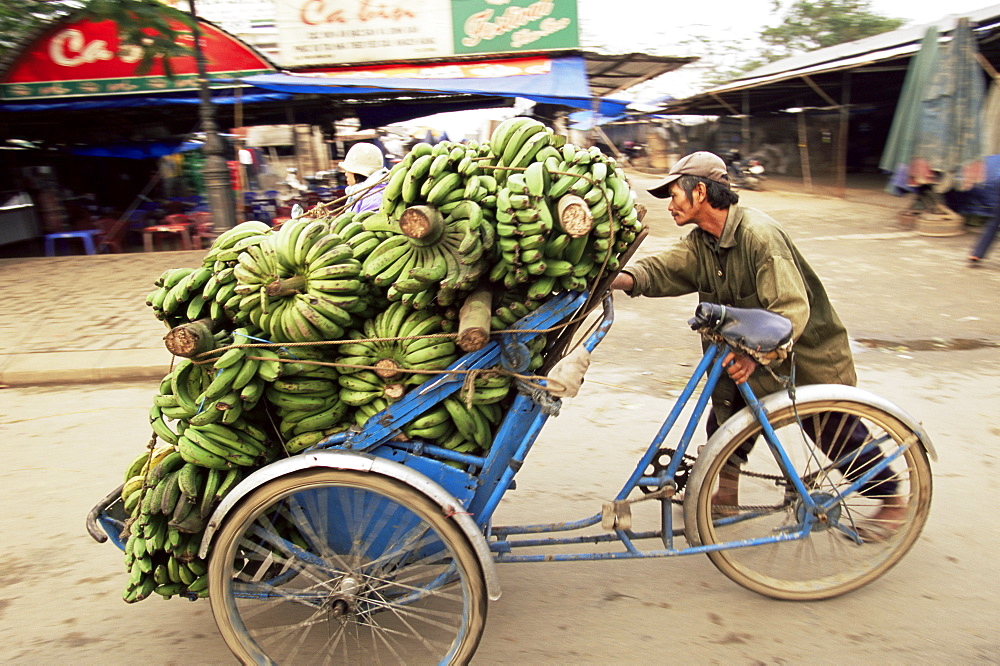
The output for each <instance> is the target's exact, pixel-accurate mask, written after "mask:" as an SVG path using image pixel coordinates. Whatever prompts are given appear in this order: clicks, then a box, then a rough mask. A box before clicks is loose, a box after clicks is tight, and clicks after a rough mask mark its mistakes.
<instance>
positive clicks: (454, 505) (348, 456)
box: [198, 449, 500, 601]
mask: <svg viewBox="0 0 1000 666" xmlns="http://www.w3.org/2000/svg"><path fill="white" fill-rule="evenodd" d="M317 467H329V468H332V469H340V470H348V471H357V472H366V473H370V474H381V475H382V476H387V477H389V478H392V479H396V480H397V481H401V482H403V483H405V484H406V485H408V486H410V487H411V488H413V489H414V490H416V491H418V492H420V493H421V494H423V495H425V496H426V497H427V498H428V499H430V500H431V501H433V502H434V503H436V504H437V505H438V506H440V507H441V510H442V511H443V512H444V513H445V515H447V516H448V517H449V518H451V519H452V520H454V521H455V523H456V524H457V525H458V527H459V528H460V529H461V530H462V532H463V533H464V534H465V535H466V536H467V537H468V539H469V543H470V544H472V547H473V549H474V550H475V552H476V557H477V558H478V559H479V564H480V566H481V567H482V570H483V578H484V580H485V581H486V591H487V594H488V595H489V598H490V600H491V601H496V600H497V599H499V598H500V579H499V577H498V576H497V572H496V563H495V562H494V560H493V554H492V553H491V552H490V548H489V546H488V545H487V543H486V537H484V536H483V533H482V531H481V530H480V529H479V527H477V526H476V523H475V521H474V520H473V519H472V516H470V515H469V514H468V513H467V512H466V511H465V507H463V506H462V503H461V502H459V501H458V500H457V499H455V498H454V496H452V495H451V494H450V493H449V492H448V491H447V490H445V489H444V488H442V487H441V486H440V485H438V484H437V483H435V482H434V481H432V480H431V479H429V478H427V477H426V476H424V475H423V474H421V473H420V472H417V471H415V470H413V469H411V468H409V467H407V466H405V465H401V464H399V463H397V462H394V461H392V460H387V459H385V458H380V457H378V456H372V455H369V454H366V453H358V452H355V451H338V450H329V449H327V450H323V451H313V452H309V453H301V454H298V455H295V456H291V457H290V458H284V459H282V460H278V461H276V462H273V463H271V464H269V465H265V466H264V467H261V468H260V469H258V470H257V471H256V472H254V473H253V474H251V475H250V476H248V477H247V478H245V479H243V481H241V482H240V483H239V484H237V485H236V487H235V488H233V489H232V490H231V491H229V493H227V494H226V496H225V497H224V498H223V500H222V503H221V504H219V506H218V507H217V508H216V509H215V512H214V513H212V518H211V519H210V520H209V521H208V525H207V526H206V527H205V534H204V536H203V537H202V540H201V547H200V548H199V550H198V556H199V557H201V558H205V557H207V556H208V551H209V547H210V546H211V543H212V537H213V536H214V535H215V532H216V531H217V530H218V529H219V527H221V526H222V523H223V521H225V519H226V515H227V514H228V513H229V512H230V511H231V510H232V509H233V507H235V506H236V505H237V504H238V503H239V502H240V500H242V499H243V498H244V497H246V496H247V495H249V494H250V493H251V492H253V491H254V490H256V489H257V488H259V487H261V486H263V485H264V484H266V483H268V482H270V481H273V480H274V479H277V478H279V477H282V476H286V475H288V474H294V473H295V472H301V471H303V470H307V469H314V468H317Z"/></svg>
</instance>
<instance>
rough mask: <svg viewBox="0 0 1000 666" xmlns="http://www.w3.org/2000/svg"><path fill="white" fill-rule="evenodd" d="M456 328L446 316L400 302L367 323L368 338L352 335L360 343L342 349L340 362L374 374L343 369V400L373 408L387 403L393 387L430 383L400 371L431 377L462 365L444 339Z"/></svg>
mask: <svg viewBox="0 0 1000 666" xmlns="http://www.w3.org/2000/svg"><path fill="white" fill-rule="evenodd" d="M452 324H453V321H452V320H449V319H448V318H446V317H445V315H443V314H438V313H435V312H431V311H427V310H412V309H410V308H408V307H407V306H406V304H405V303H399V302H397V303H392V304H390V305H389V307H387V308H386V309H385V310H384V311H383V312H381V313H380V314H378V315H376V316H375V317H374V318H372V319H369V320H367V321H365V322H364V325H363V328H362V331H363V332H362V331H352V332H351V335H350V337H351V338H354V339H355V340H357V342H350V343H346V344H342V345H338V351H339V353H340V356H339V358H338V359H337V360H338V362H340V363H343V364H345V365H360V366H368V367H371V368H374V372H368V373H365V374H362V371H361V370H360V369H352V368H342V369H341V377H340V382H341V386H342V387H344V390H343V391H342V393H341V397H342V399H343V400H344V401H345V402H347V403H348V404H351V405H355V406H357V405H362V404H367V403H369V402H371V401H372V400H374V399H375V398H378V397H387V396H385V395H384V393H385V387H386V385H387V384H388V383H393V384H397V383H398V384H403V385H406V386H412V385H416V384H420V383H422V382H424V381H426V380H427V379H429V378H430V375H428V374H422V373H420V372H400V369H403V370H409V371H425V372H426V371H434V370H444V369H445V368H447V367H448V366H449V365H451V364H452V363H454V362H455V360H456V359H458V347H457V346H456V345H455V342H454V340H453V339H452V337H451V336H446V335H443V334H444V333H446V332H447V329H449V328H451V325H452ZM359 375H360V377H359ZM372 375H374V377H375V379H374V380H373V379H372V377H371V376H372ZM346 377H353V378H355V380H351V379H348V380H346V384H345V378H346ZM366 385H367V386H366ZM352 387H353V388H352ZM389 399H393V398H392V397H391V396H390V397H389Z"/></svg>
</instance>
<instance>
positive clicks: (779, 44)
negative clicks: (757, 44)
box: [760, 0, 903, 61]
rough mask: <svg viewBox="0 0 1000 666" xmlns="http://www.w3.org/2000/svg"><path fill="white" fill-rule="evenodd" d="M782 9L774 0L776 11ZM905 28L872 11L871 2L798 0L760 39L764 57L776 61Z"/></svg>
mask: <svg viewBox="0 0 1000 666" xmlns="http://www.w3.org/2000/svg"><path fill="white" fill-rule="evenodd" d="M781 9H782V7H781V3H780V0H774V12H775V13H778V12H780V11H781ZM901 25H903V20H902V19H895V18H888V17H886V16H882V15H881V14H877V13H874V12H873V11H872V10H871V2H870V1H869V0H797V1H796V2H795V3H793V4H792V5H791V7H789V8H788V10H787V11H786V12H785V15H784V19H783V20H782V22H781V23H779V24H778V25H775V26H770V27H767V28H764V29H763V30H762V31H761V32H760V38H761V40H763V42H764V43H765V44H766V45H767V47H768V50H767V51H766V52H765V54H764V56H765V59H767V60H769V61H770V60H776V59H778V58H783V57H785V56H788V55H792V54H795V53H800V52H802V51H812V50H814V49H820V48H824V47H827V46H834V45H836V44H843V43H844V42H853V41H855V40H857V39H863V38H864V37H871V36H872V35H878V34H881V33H883V32H888V31H890V30H895V29H896V28H898V27H900V26H901Z"/></svg>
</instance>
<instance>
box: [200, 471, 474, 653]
mask: <svg viewBox="0 0 1000 666" xmlns="http://www.w3.org/2000/svg"><path fill="white" fill-rule="evenodd" d="M209 582H210V585H209V590H210V594H209V597H210V600H211V605H212V613H213V615H214V616H215V621H216V624H217V625H218V628H219V631H220V633H221V634H222V637H223V639H224V640H225V641H226V644H227V645H228V646H229V648H230V649H231V650H232V652H233V654H234V655H235V656H236V657H237V658H239V659H240V660H241V661H242V662H243V663H364V664H368V663H386V662H388V663H403V662H406V663H455V664H464V663H468V661H469V660H470V659H471V658H472V655H473V654H474V653H475V651H476V648H477V647H478V645H479V640H480V638H481V636H482V632H483V628H484V626H485V623H486V610H487V603H488V602H487V593H486V583H485V579H484V577H483V572H482V568H481V565H480V563H479V561H478V559H477V558H476V554H475V551H474V549H473V547H472V545H471V544H470V543H469V540H468V538H467V537H466V536H465V534H463V533H462V531H461V530H460V529H459V528H458V527H457V526H456V525H455V524H454V522H453V521H452V520H451V519H450V518H448V517H447V516H445V515H444V514H443V513H442V511H441V508H440V506H438V505H437V504H435V503H434V502H432V501H431V500H429V499H428V498H427V497H426V496H425V495H423V494H422V493H421V492H420V491H418V490H416V489H414V488H412V487H410V486H408V485H406V484H405V483H403V482H400V481H397V480H395V479H390V478H387V477H384V476H381V475H378V474H371V473H365V472H357V471H348V470H337V469H328V468H325V469H311V470H306V471H302V472H297V473H294V474H290V475H287V476H284V477H279V478H277V479H275V480H273V481H271V482H269V483H266V484H264V485H262V486H261V487H260V488H257V489H256V490H254V491H253V492H251V493H250V494H249V495H248V496H247V497H246V498H245V499H244V500H242V501H241V502H240V504H238V505H237V506H236V507H235V508H234V510H233V511H232V512H231V513H230V514H229V515H228V516H227V518H226V520H225V523H224V524H223V525H222V528H221V529H220V531H219V533H218V534H217V536H216V539H215V541H214V543H213V546H212V550H211V553H210V557H209Z"/></svg>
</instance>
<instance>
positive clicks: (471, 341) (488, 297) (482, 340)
mask: <svg viewBox="0 0 1000 666" xmlns="http://www.w3.org/2000/svg"><path fill="white" fill-rule="evenodd" d="M492 308H493V295H492V294H491V293H490V292H489V290H488V289H477V290H476V291H474V292H472V293H471V294H469V295H468V296H466V298H465V302H464V303H462V309H461V310H459V312H458V346H459V347H461V348H462V350H463V351H466V352H472V351H476V350H478V349H482V348H483V347H485V346H486V343H487V342H489V341H490V316H491V314H492V312H491V311H492Z"/></svg>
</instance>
